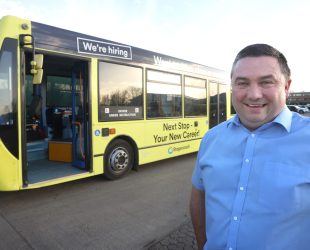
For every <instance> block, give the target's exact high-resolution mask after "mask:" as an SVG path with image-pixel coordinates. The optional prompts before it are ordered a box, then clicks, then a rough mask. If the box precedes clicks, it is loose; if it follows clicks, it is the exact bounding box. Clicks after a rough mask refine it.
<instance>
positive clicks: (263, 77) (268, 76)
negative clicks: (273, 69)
mask: <svg viewBox="0 0 310 250" xmlns="http://www.w3.org/2000/svg"><path fill="white" fill-rule="evenodd" d="M259 79H260V80H266V79H275V78H274V76H273V75H266V76H262V77H260V78H259Z"/></svg>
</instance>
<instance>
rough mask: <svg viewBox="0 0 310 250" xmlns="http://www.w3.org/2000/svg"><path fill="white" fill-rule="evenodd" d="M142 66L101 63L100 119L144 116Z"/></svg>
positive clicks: (132, 118) (138, 117)
mask: <svg viewBox="0 0 310 250" xmlns="http://www.w3.org/2000/svg"><path fill="white" fill-rule="evenodd" d="M142 97H143V96H142V68H138V67H133V66H126V65H120V64H114V63H107V62H100V63H99V120H100V121H119V120H137V119H142V118H143V105H142V104H143V99H142Z"/></svg>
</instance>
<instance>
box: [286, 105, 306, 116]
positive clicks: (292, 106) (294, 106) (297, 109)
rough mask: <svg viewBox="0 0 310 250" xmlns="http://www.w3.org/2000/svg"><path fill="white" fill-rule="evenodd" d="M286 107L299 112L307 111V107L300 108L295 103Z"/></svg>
mask: <svg viewBox="0 0 310 250" xmlns="http://www.w3.org/2000/svg"><path fill="white" fill-rule="evenodd" d="M287 107H288V108H289V110H291V111H294V112H297V113H299V114H304V113H306V112H308V111H307V110H308V109H307V108H302V107H299V106H297V105H287Z"/></svg>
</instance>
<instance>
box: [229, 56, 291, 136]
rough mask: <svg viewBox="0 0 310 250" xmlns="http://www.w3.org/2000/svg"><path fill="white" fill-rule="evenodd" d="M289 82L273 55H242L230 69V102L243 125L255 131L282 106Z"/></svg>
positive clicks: (269, 119)
mask: <svg viewBox="0 0 310 250" xmlns="http://www.w3.org/2000/svg"><path fill="white" fill-rule="evenodd" d="M290 84H291V80H287V79H286V78H285V76H284V75H283V73H282V72H281V69H280V65H279V63H278V61H277V59H276V58H273V57H270V56H260V57H245V58H242V59H240V60H239V61H237V63H236V64H235V66H234V68H233V71H232V104H233V106H234V108H235V110H236V112H237V114H238V115H239V118H240V121H241V122H242V124H243V125H244V126H245V127H246V128H248V129H250V130H254V129H256V128H258V127H260V126H261V125H263V124H265V123H267V122H270V121H271V120H273V119H274V118H275V117H276V116H277V115H278V114H279V113H280V112H281V111H282V109H283V107H284V105H285V103H286V97H287V95H288V90H289V87H290Z"/></svg>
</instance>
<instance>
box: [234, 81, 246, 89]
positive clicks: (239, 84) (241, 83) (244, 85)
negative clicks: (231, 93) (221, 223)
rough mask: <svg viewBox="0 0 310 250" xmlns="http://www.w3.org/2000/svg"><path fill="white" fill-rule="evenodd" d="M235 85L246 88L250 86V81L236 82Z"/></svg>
mask: <svg viewBox="0 0 310 250" xmlns="http://www.w3.org/2000/svg"><path fill="white" fill-rule="evenodd" d="M235 85H236V86H237V87H239V88H244V87H246V86H248V83H247V82H235Z"/></svg>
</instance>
